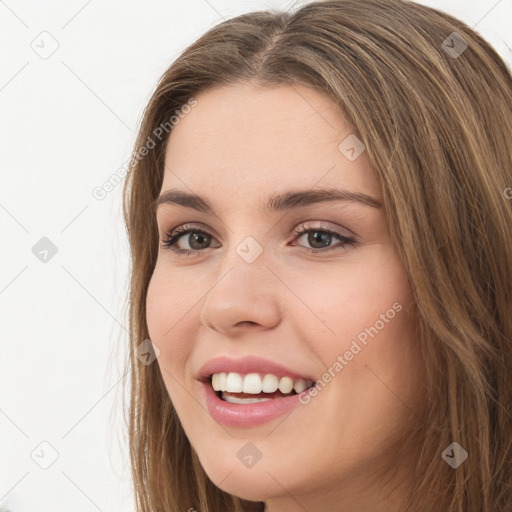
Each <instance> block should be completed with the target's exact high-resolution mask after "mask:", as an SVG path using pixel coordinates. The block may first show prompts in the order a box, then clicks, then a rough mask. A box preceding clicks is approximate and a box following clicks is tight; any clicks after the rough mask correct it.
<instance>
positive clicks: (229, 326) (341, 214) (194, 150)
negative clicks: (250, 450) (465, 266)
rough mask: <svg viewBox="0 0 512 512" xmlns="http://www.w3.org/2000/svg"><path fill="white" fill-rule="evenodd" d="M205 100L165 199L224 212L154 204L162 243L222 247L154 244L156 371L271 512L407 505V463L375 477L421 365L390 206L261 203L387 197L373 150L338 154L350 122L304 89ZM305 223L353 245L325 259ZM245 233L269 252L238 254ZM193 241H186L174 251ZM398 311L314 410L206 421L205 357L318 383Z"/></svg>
mask: <svg viewBox="0 0 512 512" xmlns="http://www.w3.org/2000/svg"><path fill="white" fill-rule="evenodd" d="M196 99H197V102H198V103H197V106H196V107H195V108H194V109H193V110H192V111H191V112H190V113H189V114H188V115H187V116H185V117H184V118H183V119H181V120H180V122H179V124H178V125H177V126H175V127H174V129H173V131H172V134H171V136H170V139H169V144H168V147H167V153H166V161H165V175H164V180H163V185H162V190H161V192H165V191H166V190H168V189H170V188H178V189H180V190H184V191H186V192H193V193H196V194H199V195H200V196H202V197H205V198H207V199H208V200H209V201H210V202H211V203H212V205H213V207H214V209H215V211H216V212H217V213H218V216H215V215H213V214H212V213H207V212H197V211H195V210H192V209H190V208H186V207H183V206H179V205H170V204H165V205H161V206H160V207H159V208H158V210H157V222H158V229H159V233H160V237H161V239H162V240H164V239H165V237H166V233H167V232H168V231H170V230H172V229H174V228H176V227H178V226H180V225H184V224H193V225H195V226H197V230H198V231H201V232H203V233H204V232H206V233H209V234H211V235H212V238H211V240H210V241H208V240H206V241H205V240H203V241H202V242H201V244H202V245H201V244H200V245H199V246H198V245H193V247H194V248H197V247H204V248H203V249H198V250H196V254H194V255H191V256H187V255H180V254H176V253H173V252H172V251H171V250H169V249H165V248H160V250H159V255H158V261H157V263H156V267H155V270H154V274H153V276H152V279H151V282H150V286H149V290H148V295H147V322H148V328H149V333H150V337H151V339H152V341H153V343H155V344H156V345H157V346H158V347H159V349H160V351H161V353H160V356H159V357H158V359H157V363H158V364H159V367H160V369H161V372H162V375H163V379H164V382H165V385H166V387H167V390H168V392H169V395H170V397H171V399H172V401H173V403H174V406H175V408H176V411H177V413H178V416H179V418H180V421H181V423H182V425H183V428H184V430H185V432H186V434H187V437H188V438H189V440H190V442H191V444H192V446H193V447H194V449H195V450H196V452H197V454H198V456H199V459H200V462H201V465H202V466H203V468H204V469H205V471H206V473H207V474H208V476H209V477H210V479H211V480H212V481H213V482H214V483H216V485H218V486H219V487H220V488H221V489H223V490H224V491H226V492H228V493H231V494H233V495H236V496H239V497H242V498H245V499H249V500H254V501H265V504H266V510H267V511H269V512H286V511H295V510H303V509H304V510H307V511H308V512H315V511H320V510H321V511H325V510H334V509H335V510H343V511H350V512H357V511H365V512H366V511H370V510H372V511H380V510H382V511H384V510H386V511H393V510H397V509H398V504H399V503H400V501H401V500H402V499H403V495H404V492H405V490H406V487H404V485H405V483H406V480H405V476H404V475H405V472H402V469H403V468H401V467H396V466H395V468H394V469H396V470H397V477H396V479H395V480H394V481H393V482H392V483H393V484H394V485H395V486H397V485H398V487H397V490H396V492H395V493H394V494H393V495H391V496H388V494H389V489H391V486H386V485H385V484H384V482H383V480H382V479H378V478H375V471H376V469H378V468H382V467H384V466H385V465H386V464H391V465H392V466H394V465H396V460H394V457H393V453H394V452H393V449H392V447H393V446H394V444H397V445H399V443H400V441H401V438H402V436H403V435H405V432H403V428H404V427H403V426H404V425H405V422H406V420H408V419H410V417H411V415H412V414H413V412H414V413H419V410H420V405H419V403H418V402H419V399H418V397H419V385H420V384H419V383H420V382H421V380H422V372H423V366H422V363H421V359H420V357H419V353H418V346H417V344H416V335H415V323H414V322H413V319H412V315H411V313H410V312H411V308H412V304H411V289H410V285H409V282H408V279H407V276H406V274H405V272H404V269H403V267H402V265H401V263H400V261H399V258H398V255H397V252H396V250H395V248H394V245H393V243H392V240H391V237H390V231H389V228H388V225H387V220H386V213H385V210H384V207H381V208H373V207H369V206H367V205H364V204H361V203H357V202H345V201H332V202H324V203H318V204H315V205H309V206H306V207H300V208H295V209H293V210H290V211H287V212H275V213H264V212H263V211H262V210H261V209H260V205H261V204H263V203H266V201H267V198H268V197H269V196H270V195H271V194H274V193H281V192H286V191H289V190H296V189H318V188H331V187H332V188H337V189H345V190H349V191H352V192H361V193H364V194H367V195H370V196H372V197H373V198H375V199H377V200H378V201H380V202H381V203H382V202H383V198H382V190H381V186H380V183H379V180H378V178H377V176H376V174H375V172H374V170H373V169H372V167H371V165H370V161H369V158H368V155H367V153H366V151H364V152H363V153H362V154H361V155H360V156H359V157H358V158H357V159H355V160H354V161H350V160H348V159H347V158H346V157H345V156H344V155H343V154H342V153H341V152H340V150H339V149H338V146H339V144H340V142H341V141H343V140H344V139H345V138H346V137H347V136H348V135H350V134H351V133H352V131H351V128H350V126H349V125H348V124H347V123H346V120H345V118H344V117H343V115H342V114H341V113H340V111H339V110H338V109H336V107H335V105H334V104H333V103H332V102H331V101H330V99H329V98H327V97H326V96H324V95H322V94H321V93H319V92H317V91H314V90H311V89H308V88H306V87H303V86H298V85H293V86H290V85H283V86H275V87H266V88H263V87H261V86H256V85H253V84H244V85H241V84H236V85H230V86H223V87H218V88H214V89H209V90H207V91H205V92H203V93H201V94H200V95H198V96H197V97H196ZM302 222H306V223H308V224H310V225H311V226H312V228H313V232H314V231H315V229H316V230H320V229H321V228H323V229H325V228H331V229H333V230H335V231H336V232H338V233H340V234H341V235H351V234H352V235H354V236H355V238H356V239H357V241H358V242H357V244H356V245H355V246H352V247H350V246H347V247H342V246H340V245H339V243H340V242H339V240H338V239H337V238H336V237H331V238H329V237H328V236H327V244H328V245H327V248H324V249H320V250H323V251H324V252H323V253H322V252H318V253H316V254H308V253H306V252H304V251H302V250H301V248H303V247H305V248H318V247H320V245H319V244H317V245H311V244H312V243H314V240H311V237H309V241H308V234H305V235H300V236H298V237H297V236H295V235H293V231H294V229H295V228H296V227H297V226H299V225H300V224H301V223H302ZM198 224H199V225H198ZM199 234H200V233H199ZM247 236H252V237H253V238H254V239H255V240H256V241H257V242H258V243H259V244H260V245H261V247H262V248H263V252H262V253H261V255H260V256H259V257H258V258H257V259H256V260H255V261H254V262H253V263H250V264H249V263H247V262H246V261H244V260H243V259H242V258H241V257H240V256H239V254H238V253H237V252H236V248H237V246H238V245H239V244H240V243H241V242H242V240H244V239H245V238H246V237H247ZM191 243H192V244H193V243H194V240H192V242H191V235H184V236H182V237H181V239H180V242H179V245H178V247H179V248H184V249H190V247H191V245H189V244H191ZM328 248H331V250H328ZM394 303H399V304H400V305H401V306H402V310H401V311H400V312H399V313H397V314H396V316H394V318H393V319H392V320H389V321H388V322H387V323H385V326H384V328H382V329H381V330H379V332H378V334H377V335H376V336H374V337H373V338H368V341H367V345H366V346H363V348H362V350H361V351H360V352H359V353H358V354H357V355H356V356H354V357H353V359H352V360H351V361H349V362H348V364H347V365H346V366H344V368H343V370H342V371H341V372H338V373H335V377H334V378H332V379H331V381H330V382H329V383H328V384H326V385H325V387H324V388H323V389H322V390H321V392H319V393H318V395H317V396H316V397H314V398H312V399H311V401H310V402H309V403H308V404H307V405H300V406H298V407H296V408H295V409H294V410H293V411H292V412H291V413H290V414H289V415H288V416H286V415H284V416H281V417H279V418H277V419H276V420H273V421H271V422H268V423H265V424H263V425H259V426H256V427H249V428H248V427H243V428H242V427H225V426H221V425H219V424H218V423H216V422H215V421H214V420H213V418H212V417H211V416H210V415H209V413H208V411H207V409H206V403H205V401H204V399H203V396H202V393H201V386H202V384H201V383H200V382H198V380H196V376H197V373H198V371H199V369H200V367H201V366H202V365H203V364H205V363H206V362H207V361H209V360H210V359H212V358H214V357H217V356H223V355H226V356H230V357H234V358H236V357H241V356H244V355H248V354H250V355H254V356H259V357H264V358H267V359H271V360H275V361H277V362H279V363H281V364H284V365H285V366H287V367H290V368H292V369H294V370H297V371H299V372H302V373H306V374H310V375H314V376H316V377H317V378H319V379H320V378H321V377H322V374H324V372H325V371H326V369H328V368H329V367H332V366H333V364H334V363H335V362H336V361H337V360H338V359H337V358H338V356H339V355H343V354H344V353H345V352H346V351H347V350H348V349H349V348H350V346H351V343H352V341H353V340H354V339H355V338H356V337H357V335H358V334H359V333H361V332H362V331H364V329H365V328H369V327H370V326H374V325H375V323H376V321H377V320H379V319H380V318H381V317H380V315H381V314H384V313H385V312H386V311H387V310H389V309H390V308H392V305H393V304H394ZM248 441H250V442H252V443H253V444H254V445H255V446H256V447H257V448H258V449H259V451H260V452H261V454H262V457H261V459H260V460H259V461H258V462H257V463H256V464H255V465H254V466H253V467H251V468H246V467H245V466H244V465H243V464H242V463H241V462H240V460H239V459H238V458H237V452H238V451H239V450H240V449H241V448H242V447H243V446H244V445H245V444H246V443H247V442H248ZM385 447H391V449H390V452H387V451H385V450H384V448H385ZM402 484H403V485H402ZM301 507H302V508H301Z"/></svg>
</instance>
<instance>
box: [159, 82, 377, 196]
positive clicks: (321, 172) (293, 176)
mask: <svg viewBox="0 0 512 512" xmlns="http://www.w3.org/2000/svg"><path fill="white" fill-rule="evenodd" d="M195 99H196V101H197V105H196V106H195V107H194V108H193V109H191V111H190V112H189V113H188V114H187V115H185V116H184V117H183V118H182V119H181V120H180V122H179V123H178V124H177V125H176V126H175V127H174V128H173V130H172V132H171V136H170V138H169V142H168V145H167V150H166V159H165V164H166V168H165V173H164V182H163V185H162V190H167V189H168V188H171V187H178V186H179V187H181V188H184V187H185V188H189V189H191V191H192V192H194V193H201V192H203V193H205V194H207V195H208V194H211V193H214V192H215V190H219V191H226V192H227V191H230V193H233V194H245V195H247V194H248V193H250V194H256V195H257V194H258V193H262V194H264V193H265V192H264V191H267V192H268V191H269V190H272V191H279V190H289V189H290V188H293V187H300V188H303V187H310V188H313V187H315V185H316V184H317V183H318V185H319V186H325V187H327V186H329V187H341V188H345V189H349V190H353V191H360V192H365V193H367V194H371V195H373V196H375V197H380V196H381V192H380V185H379V182H378V180H377V178H376V175H375V172H374V171H373V169H372V168H371V165H370V162H369V159H368V157H367V155H366V153H365V152H363V153H362V154H361V155H360V156H359V157H358V158H357V159H356V160H354V161H350V160H349V159H347V158H346V156H345V155H344V154H343V153H342V151H340V149H339V145H340V143H342V141H344V140H345V139H346V138H347V137H349V136H351V137H353V136H354V135H355V134H353V130H352V129H351V127H350V125H349V124H348V122H347V121H346V119H345V118H344V116H343V114H342V112H341V111H340V110H339V109H338V108H337V107H336V105H335V104H334V103H333V102H332V101H331V100H330V98H328V97H327V96H325V95H323V94H321V93H319V92H318V91H314V90H312V89H309V88H307V87H304V86H300V85H297V84H293V85H282V86H281V85H280V86H275V87H260V86H256V85H246V84H243V85H242V84H236V85H230V86H223V87H217V88H214V89H209V90H207V91H204V92H203V93H201V94H199V95H197V96H196V98H195Z"/></svg>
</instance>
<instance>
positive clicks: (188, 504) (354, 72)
mask: <svg viewBox="0 0 512 512" xmlns="http://www.w3.org/2000/svg"><path fill="white" fill-rule="evenodd" d="M249 81H250V82H252V83H256V84H260V85H265V86H272V85H274V84H291V85H293V84H297V83H298V84H302V85H306V86H308V87H311V88H313V89H315V90H317V91H320V92H322V93H324V94H326V95H328V96H329V97H330V98H331V99H332V100H333V101H334V102H335V103H336V104H337V105H339V107H340V112H341V111H343V112H344V113H345V114H346V116H348V121H349V122H350V124H351V126H352V131H353V133H355V134H357V137H358V138H359V139H360V140H362V142H363V143H364V144H365V146H366V150H367V153H368V156H369V158H370V160H371V163H372V165H373V168H374V169H375V171H376V173H377V175H378V177H379V179H380V182H381V185H382V189H383V195H384V202H385V208H386V212H387V215H388V223H389V226H390V230H391V233H392V236H393V240H394V243H395V244H396V247H397V250H398V254H399V256H400V258H401V261H402V264H403V267H404V269H405V271H406V272H407V275H408V276H409V279H410V282H411V284H412V287H413V291H414V296H413V302H414V304H415V306H416V308H417V311H418V315H417V321H418V332H419V339H418V347H419V348H418V349H419V350H421V352H422V356H423V358H424V361H425V367H426V373H427V376H428V379H427V382H426V383H425V386H426V390H427V393H426V396H427V398H426V400H425V415H424V420H423V421H422V422H421V424H420V426H419V427H418V430H417V432H416V433H415V438H414V439H412V438H411V439H410V440H409V442H410V446H408V447H407V448H408V450H409V453H411V454H413V455H414V456H413V457H412V460H413V463H411V467H410V474H411V476H412V482H413V483H412V487H411V497H410V499H409V501H408V503H406V504H405V506H404V508H403V510H407V511H414V512H417V511H421V510H430V508H429V507H430V505H428V503H430V500H431V499H432V496H433V495H435V496H436V497H438V498H439V502H440V503H443V504H446V505H443V506H444V507H445V508H443V511H445V512H482V511H492V512H501V511H505V510H511V509H512V457H511V455H512V451H511V437H512V424H511V416H510V415H511V411H512V378H511V370H512V311H511V309H512V308H511V306H512V230H511V227H512V200H511V199H510V197H512V193H510V194H508V195H507V193H506V191H507V190H509V191H511V192H512V189H510V188H509V187H512V149H511V148H512V142H511V141H512V77H511V73H510V70H509V69H508V68H507V66H506V65H505V63H504V62H503V60H502V59H501V58H500V56H499V55H498V54H497V52H496V51H495V50H494V49H493V48H492V47H491V46H490V45H489V44H488V43H487V42H486V41H485V40H483V39H482V37H480V36H479V35H478V34H477V33H476V32H475V31H473V30H471V29H470V28H469V27H468V26H467V25H465V24H464V23H463V22H461V21H459V20H457V19H455V18H453V17H451V16H449V15H447V14H445V13H442V12H440V11H437V10H434V9H431V8H428V7H425V6H422V5H419V4H415V3H412V2H408V1H403V0H327V1H318V2H313V3H310V4H308V5H305V6H304V7H302V8H301V9H299V10H298V11H297V12H295V13H286V12H284V13H277V12H255V13H250V14H245V15H242V16H238V17H236V18H233V19H230V20H227V21H225V22H223V23H221V24H219V25H217V26H216V27H214V28H212V29H211V30H209V31H208V32H207V33H206V34H205V35H203V36H202V37H201V38H200V39H199V40H197V41H196V42H195V43H193V44H192V45H191V46H190V47H188V48H187V49H186V50H185V51H184V52H183V53H182V54H181V55H180V56H179V58H178V59H177V60H176V61H175V62H174V63H173V64H172V65H171V67H170V68H169V69H168V70H167V71H166V72H165V73H164V75H163V76H162V78H161V80H160V82H159V84H158V86H157V88H156V90H155V92H154V94H153V96H152V97H151V100H150V101H149V104H148V106H147V108H146V110H145V113H144V117H143V120H142V124H141V128H140V132H139V136H138V140H137V143H136V147H135V154H136V155H138V157H137V158H134V159H132V164H131V166H130V171H129V174H128V176H127V179H126V182H125V187H124V204H123V207H124V216H125V222H126V226H127V232H128V237H129V242H130V250H131V258H132V268H131V282H130V294H129V317H130V318H129V321H130V344H131V350H130V369H131V393H130V409H129V436H130V457H131V463H132V473H133V481H134V488H135V496H136V502H137V510H138V512H160V511H161V512H164V511H165V512H173V511H184V510H189V509H191V508H195V509H197V510H198V511H201V512H226V511H228V512H235V511H242V510H245V511H247V510H256V509H261V506H262V504H256V503H254V502H248V501H244V500H241V499H239V498H237V497H234V496H231V495H229V494H227V493H225V492H223V491H222V490H220V489H219V488H217V487H216V486H215V485H214V484H213V483H212V482H211V481H210V480H209V478H208V477H207V475H206V473H205V472H204V470H203V469H202V468H201V466H200V464H199V462H198V458H197V456H196V454H195V453H194V451H193V449H192V447H191V445H190V444H189V442H188V440H187V438H186V436H185V433H184V431H183V429H182V427H181V425H180V421H179V419H178V417H177V415H176V412H175V410H174V408H173V404H172V402H171V400H170V398H169V395H168V393H167V390H166V388H165V385H164V382H163V379H162V376H161V374H160V371H159V368H158V365H157V364H151V365H147V366H146V365H144V364H141V362H140V361H139V360H138V358H136V356H135V352H134V351H135V349H136V347H137V346H138V345H139V344H140V343H141V342H142V341H143V340H145V339H147V338H149V335H148V329H147V325H146V302H145V301H146V292H147V289H148V284H149V281H150V278H151V275H152V272H153V269H154V266H155V262H156V259H157V252H158V243H159V240H158V231H157V225H156V219H155V216H154V211H153V208H152V205H153V201H154V199H155V198H156V197H157V196H158V194H159V192H160V188H161V185H162V180H163V172H164V165H163V164H164V155H165V146H166V144H165V143H166V140H167V138H168V133H172V131H171V130H170V129H169V130H165V136H163V137H161V138H160V139H158V140H156V141H155V135H154V134H155V130H156V129H157V128H158V127H160V126H165V125H166V123H167V126H168V127H169V119H170V118H171V117H172V116H173V115H175V112H176V111H177V110H178V111H179V110H180V109H181V108H183V106H184V105H186V104H187V102H189V101H190V100H191V98H194V97H195V96H197V95H198V94H199V93H200V92H202V91H205V90H206V89H208V88H210V87H213V86H220V85H226V84H232V83H241V82H249ZM158 133H159V132H158ZM150 138H151V139H152V140H153V141H154V142H156V144H154V147H152V148H151V149H150V150H149V151H146V152H145V153H147V154H144V156H143V157H140V155H141V151H143V148H144V146H146V147H148V140H149V139H150ZM452 442H457V443H459V444H460V445H461V446H462V447H463V448H464V449H465V450H466V452H467V453H468V454H469V457H468V459H467V460H466V461H465V462H464V463H463V464H461V465H460V466H459V467H458V468H457V469H452V468H451V467H449V465H448V464H447V463H446V462H445V461H444V460H443V459H442V458H441V454H442V452H443V451H444V450H445V448H446V447H447V446H449V445H450V444H451V443H452ZM436 510H439V509H436Z"/></svg>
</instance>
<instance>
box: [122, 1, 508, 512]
mask: <svg viewBox="0 0 512 512" xmlns="http://www.w3.org/2000/svg"><path fill="white" fill-rule="evenodd" d="M511 112H512V78H511V75H510V71H509V70H508V69H507V67H506V65H505V64H504V62H503V61H502V60H501V59H500V57H499V56H498V54H497V53H496V52H495V51H494V50H493V49H492V48H491V47H490V45H489V44H488V43H486V42H485V41H484V40H483V39H482V38H481V37H479V36H478V35H477V34H476V33H475V32H473V31H472V30H471V29H470V28H468V27H467V26H466V25H465V24H463V23H462V22H460V21H458V20H456V19H454V18H452V17H450V16H448V15H446V14H444V13H441V12H439V11H436V10H434V9H430V8H427V7H424V6H421V5H417V4H414V3H411V2H403V1H400V0H386V1H381V0H365V1H363V2H361V1H360V0H338V1H336V0H333V1H324V2H314V3H312V4H309V5H307V6H305V7H303V8H301V9H300V10H298V11H297V12H296V13H294V14H287V13H281V14H278V13H270V12H259V13H251V14H246V15H243V16H239V17H237V18H234V19H231V20H228V21H225V22H223V23H221V24H220V25H218V26H216V27H214V28H213V29H211V30H210V31H209V32H208V33H206V34H205V35H204V36H202V37H201V38H200V39H199V40H198V41H197V42H195V43H194V44H193V45H191V46H190V47H189V48H187V49H186V50H185V51H184V52H183V54H182V55H181V56H180V57H179V58H178V59H177V60H176V61H175V62H174V63H173V64H172V66H171V67H170V68H169V69H168V70H167V72H166V73H165V74H164V75H163V77H162V79H161V80H160V83H159V84H158V87H157V89H156V91H155V93H154V94H153V96H152V98H151V100H150V102H149V105H148V107H147V109H146V111H145V115H144V119H143V122H142V126H141V128H140V133H139V137H138V141H137V144H136V148H135V155H136V158H133V159H132V165H131V169H130V173H129V176H128V178H127V181H126V185H125V190H124V193H125V203H124V208H125V219H126V224H127V230H128V235H129V240H130V246H131V253H132V259H133V270H132V277H131V293H130V298H129V300H130V330H131V346H132V351H131V376H132V384H131V386H132V390H131V404H130V448H131V460H132V468H133V476H134V482H135V493H136V501H137V507H138V508H137V509H138V510H139V511H144V512H146V511H147V512H149V511H178V510H189V511H192V510H198V511H201V512H206V511H209V512H210V511H211V512H219V511H221V512H224V511H249V510H266V511H267V512H283V511H292V510H293V511H295V510H307V511H309V512H314V511H316V510H339V511H350V512H354V511H370V510H371V511H384V510H385V511H399V510H400V511H406V510H407V511H415V512H417V511H436V512H439V511H443V512H444V511H447V512H456V511H457V512H462V511H464V512H468V511H471V512H481V511H493V512H496V511H505V510H509V509H510V507H511V506H512V490H511V481H512V478H511V475H512V472H511V464H510V458H511V436H510V433H511V431H512V429H511V419H510V411H511V410H512V396H511V395H512V379H511V366H512V349H511V339H512V319H511V315H510V306H511V304H512V229H511V226H512V204H511V201H510V199H509V197H508V196H507V193H506V191H507V190H509V189H510V186H511V185H512V151H511V144H510V141H511V140H512V116H511ZM149 340H151V341H149ZM150 348H152V349H153V353H150V350H149V349H150Z"/></svg>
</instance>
